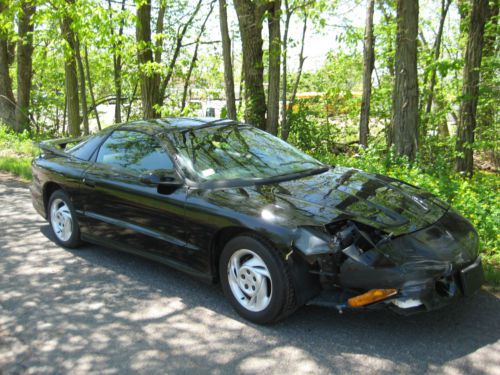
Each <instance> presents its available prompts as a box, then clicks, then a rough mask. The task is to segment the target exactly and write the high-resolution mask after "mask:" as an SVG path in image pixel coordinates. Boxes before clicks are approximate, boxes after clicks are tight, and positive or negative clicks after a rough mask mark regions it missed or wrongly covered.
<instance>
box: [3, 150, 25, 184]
mask: <svg viewBox="0 0 500 375" xmlns="http://www.w3.org/2000/svg"><path fill="white" fill-rule="evenodd" d="M0 170H1V171H6V172H10V173H12V174H14V175H16V176H19V177H21V178H22V179H24V180H31V157H19V156H18V157H12V156H0Z"/></svg>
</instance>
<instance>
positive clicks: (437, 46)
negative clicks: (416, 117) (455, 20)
mask: <svg viewBox="0 0 500 375" xmlns="http://www.w3.org/2000/svg"><path fill="white" fill-rule="evenodd" d="M451 1H452V0H441V17H440V19H439V28H438V31H437V35H436V40H435V42H434V46H433V50H434V63H436V62H437V61H438V60H439V56H440V54H441V40H442V38H443V28H444V21H445V20H446V15H447V14H448V9H449V8H450V4H451ZM436 78H437V70H436V67H435V65H433V66H432V67H431V79H430V81H429V88H428V91H429V93H428V96H427V103H426V106H425V113H427V114H429V113H431V109H432V101H433V99H434V87H435V86H436Z"/></svg>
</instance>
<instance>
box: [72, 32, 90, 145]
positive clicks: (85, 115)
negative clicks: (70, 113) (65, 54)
mask: <svg viewBox="0 0 500 375" xmlns="http://www.w3.org/2000/svg"><path fill="white" fill-rule="evenodd" d="M75 41H76V44H75V54H76V63H77V67H78V76H79V83H80V100H81V105H82V118H83V134H85V135H88V134H89V113H88V106H87V89H86V87H85V86H86V85H85V72H84V70H83V61H82V54H81V53H80V40H79V38H78V36H76V38H75Z"/></svg>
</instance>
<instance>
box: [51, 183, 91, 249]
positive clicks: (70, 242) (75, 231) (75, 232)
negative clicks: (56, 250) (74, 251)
mask: <svg viewBox="0 0 500 375" xmlns="http://www.w3.org/2000/svg"><path fill="white" fill-rule="evenodd" d="M56 200H59V201H62V202H64V204H65V205H66V206H67V207H68V209H69V213H70V215H71V235H70V236H69V238H68V239H66V240H65V239H61V238H60V236H59V235H57V234H56V232H55V230H54V225H53V223H52V214H51V213H52V211H51V210H52V205H53V204H54V201H56ZM47 218H48V221H49V224H50V230H51V231H52V234H53V235H54V239H55V241H56V243H57V244H59V245H61V246H64V247H68V248H76V247H79V246H80V245H81V244H82V241H81V239H80V226H79V225H78V221H77V219H76V214H75V209H74V208H73V204H72V203H71V199H70V198H69V196H68V194H66V193H65V192H64V191H63V190H56V191H55V192H53V193H52V195H51V196H50V199H49V203H48V205H47Z"/></svg>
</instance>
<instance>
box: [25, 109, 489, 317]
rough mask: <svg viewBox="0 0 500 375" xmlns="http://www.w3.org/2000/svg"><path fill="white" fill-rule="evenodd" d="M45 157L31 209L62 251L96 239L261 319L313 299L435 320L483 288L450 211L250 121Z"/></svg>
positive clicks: (464, 227)
mask: <svg viewBox="0 0 500 375" xmlns="http://www.w3.org/2000/svg"><path fill="white" fill-rule="evenodd" d="M40 148H41V150H42V154H41V155H40V156H38V157H37V158H35V159H34V160H33V183H32V185H31V193H32V197H33V205H34V207H35V208H36V210H37V211H38V212H39V213H40V214H41V215H42V216H43V217H44V218H46V219H47V220H48V221H49V223H50V227H51V228H52V231H53V232H54V236H55V240H56V241H57V242H58V243H59V244H60V245H62V246H65V247H75V246H78V245H79V244H80V243H81V241H82V240H83V241H88V242H93V243H97V244H101V245H104V246H110V247H113V248H116V249H118V250H123V251H127V252H131V253H136V254H140V255H143V256H146V257H148V258H151V259H154V260H157V261H159V262H162V263H166V264H168V265H170V266H172V267H175V268H177V269H180V270H182V271H185V272H188V273H190V274H192V275H195V276H198V277H200V278H202V279H205V280H208V281H211V282H217V281H220V283H221V284H222V288H223V291H224V293H225V295H226V297H227V298H228V300H229V301H230V302H231V304H232V305H233V307H234V308H235V309H236V310H237V312H238V313H239V314H240V315H242V316H243V317H244V318H246V319H248V320H251V321H253V322H257V323H269V322H274V321H277V320H279V319H282V318H284V317H286V316H287V315H289V314H290V313H292V312H293V311H294V310H296V309H297V308H298V307H300V306H301V305H303V304H306V303H309V304H314V303H316V304H323V305H330V306H334V307H336V308H337V309H338V310H339V311H342V310H344V309H360V308H379V307H388V308H392V309H394V310H396V311H398V312H402V313H410V312H415V311H425V310H431V309H435V308H438V307H440V306H443V305H445V304H448V303H450V302H451V301H453V300H455V299H456V298H458V297H460V296H462V295H466V296H467V295H470V294H472V293H473V292H474V291H476V290H477V289H478V288H479V287H480V286H481V284H482V281H483V271H482V266H481V260H480V258H479V257H478V237H477V234H476V231H475V230H474V228H473V227H472V225H471V224H470V223H469V222H468V221H467V220H465V219H464V218H463V217H462V216H460V215H459V214H458V213H457V212H455V211H454V210H453V209H451V208H450V207H449V206H448V205H447V204H446V203H444V202H442V201H440V200H439V199H437V198H436V197H434V196H433V195H431V194H429V193H426V192H424V191H422V190H420V189H418V188H416V187H414V186H412V185H409V184H407V183H405V182H402V181H398V180H395V179H392V178H389V177H385V176H380V175H374V174H369V173H365V172H363V171H360V170H357V169H349V168H344V167H340V166H329V165H325V164H322V163H320V162H319V161H317V160H315V159H313V158H312V157H310V156H307V155H305V154H303V153H302V152H300V151H299V150H297V149H296V148H294V147H292V146H291V145H289V144H287V143H285V142H283V141H281V140H280V139H278V138H276V137H274V136H272V135H269V134H268V133H266V132H264V131H261V130H258V129H256V128H255V127H253V126H250V125H245V124H240V123H237V122H234V121H231V120H216V121H208V120H206V119H201V118H165V119H159V120H150V121H136V122H131V123H127V124H120V125H116V126H112V127H110V128H107V129H105V130H103V131H102V132H99V133H97V134H95V135H92V136H90V137H88V138H86V139H82V140H80V141H78V140H74V139H73V140H71V139H63V140H54V141H46V142H42V143H41V144H40Z"/></svg>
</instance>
